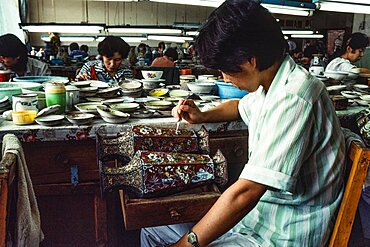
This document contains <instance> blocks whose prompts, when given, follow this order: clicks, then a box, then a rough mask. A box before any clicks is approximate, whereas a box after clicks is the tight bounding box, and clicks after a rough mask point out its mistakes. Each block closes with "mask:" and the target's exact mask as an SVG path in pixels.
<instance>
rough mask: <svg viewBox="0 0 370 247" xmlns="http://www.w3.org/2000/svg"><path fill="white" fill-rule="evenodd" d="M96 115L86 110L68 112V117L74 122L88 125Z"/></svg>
mask: <svg viewBox="0 0 370 247" xmlns="http://www.w3.org/2000/svg"><path fill="white" fill-rule="evenodd" d="M94 117H95V115H94V114H90V113H84V112H69V113H67V114H66V118H67V120H68V121H69V122H71V123H72V124H77V125H86V124H90V123H91V122H92V120H93V118H94Z"/></svg>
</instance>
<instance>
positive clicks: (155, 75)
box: [141, 70, 163, 80]
mask: <svg viewBox="0 0 370 247" xmlns="http://www.w3.org/2000/svg"><path fill="white" fill-rule="evenodd" d="M141 74H142V75H143V77H144V79H146V80H148V79H156V80H158V79H160V78H161V77H162V75H163V71H155V70H152V71H150V70H142V71H141Z"/></svg>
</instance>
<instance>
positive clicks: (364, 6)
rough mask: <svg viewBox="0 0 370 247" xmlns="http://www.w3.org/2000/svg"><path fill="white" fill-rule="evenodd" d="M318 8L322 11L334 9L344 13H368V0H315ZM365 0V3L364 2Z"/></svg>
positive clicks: (369, 5)
mask: <svg viewBox="0 0 370 247" xmlns="http://www.w3.org/2000/svg"><path fill="white" fill-rule="evenodd" d="M315 2H316V4H317V6H318V9H319V10H322V11H334V12H344V13H352V14H353V13H357V14H370V2H369V0H365V1H360V0H356V1H349V0H348V1H340V2H338V1H337V2H333V1H331V0H329V1H328V0H325V1H324V0H316V1H315ZM365 2H366V3H365Z"/></svg>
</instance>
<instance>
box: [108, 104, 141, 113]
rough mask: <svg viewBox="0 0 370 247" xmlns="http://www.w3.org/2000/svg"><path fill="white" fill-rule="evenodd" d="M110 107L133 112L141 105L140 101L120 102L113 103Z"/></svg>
mask: <svg viewBox="0 0 370 247" xmlns="http://www.w3.org/2000/svg"><path fill="white" fill-rule="evenodd" d="M110 107H111V108H112V109H115V110H119V111H123V112H133V111H136V110H137V109H138V108H139V107H140V105H139V104H138V103H118V104H111V105H110Z"/></svg>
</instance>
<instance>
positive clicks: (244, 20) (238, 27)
mask: <svg viewBox="0 0 370 247" xmlns="http://www.w3.org/2000/svg"><path fill="white" fill-rule="evenodd" d="M195 47H196V49H197V51H198V53H199V55H200V58H201V61H202V63H203V65H205V66H206V67H208V68H211V69H220V70H221V71H223V72H231V73H232V72H240V71H241V68H240V65H241V64H243V63H244V62H246V61H251V59H252V58H253V57H255V58H256V63H257V68H258V69H259V70H260V71H262V70H265V69H267V68H269V67H271V66H272V65H273V64H274V63H275V62H278V61H281V60H282V59H283V57H284V53H285V48H286V41H285V39H284V35H283V34H282V32H281V28H280V26H279V24H278V22H277V21H276V20H275V18H274V17H273V16H272V15H271V14H270V13H269V12H268V10H267V9H265V8H263V7H262V6H261V5H260V4H259V3H258V2H256V1H254V0H226V1H225V2H224V3H223V4H222V5H221V6H220V7H218V8H217V9H216V10H214V11H213V12H212V13H211V15H210V16H209V19H208V21H207V22H206V24H205V25H204V26H203V27H202V28H201V29H200V31H199V35H198V38H197V40H196V45H195Z"/></svg>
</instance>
